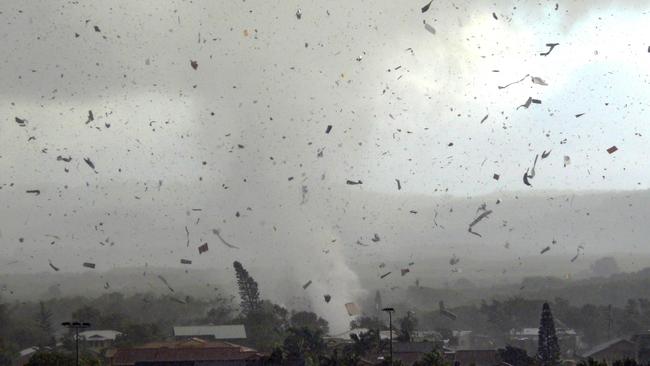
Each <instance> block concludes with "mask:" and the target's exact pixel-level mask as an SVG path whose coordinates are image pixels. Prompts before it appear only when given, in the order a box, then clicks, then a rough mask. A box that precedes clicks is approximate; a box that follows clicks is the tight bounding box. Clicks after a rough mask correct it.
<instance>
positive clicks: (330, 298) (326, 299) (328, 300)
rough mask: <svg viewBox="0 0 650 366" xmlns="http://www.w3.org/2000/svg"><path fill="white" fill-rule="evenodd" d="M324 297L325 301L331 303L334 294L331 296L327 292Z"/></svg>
mask: <svg viewBox="0 0 650 366" xmlns="http://www.w3.org/2000/svg"><path fill="white" fill-rule="evenodd" d="M323 299H325V302H326V303H329V302H330V300H332V296H330V295H328V294H325V295H323Z"/></svg>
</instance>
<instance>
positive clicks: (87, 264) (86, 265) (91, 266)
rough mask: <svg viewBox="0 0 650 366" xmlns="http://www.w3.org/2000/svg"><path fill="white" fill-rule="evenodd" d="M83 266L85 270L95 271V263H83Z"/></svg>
mask: <svg viewBox="0 0 650 366" xmlns="http://www.w3.org/2000/svg"><path fill="white" fill-rule="evenodd" d="M83 266H84V267H86V268H92V269H95V263H88V262H84V264H83Z"/></svg>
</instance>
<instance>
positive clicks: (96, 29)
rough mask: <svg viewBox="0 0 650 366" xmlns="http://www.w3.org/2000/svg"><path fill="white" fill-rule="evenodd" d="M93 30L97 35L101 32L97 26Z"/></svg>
mask: <svg viewBox="0 0 650 366" xmlns="http://www.w3.org/2000/svg"><path fill="white" fill-rule="evenodd" d="M93 28H94V29H95V32H97V33H100V32H101V30H100V29H99V27H98V26H94V27H93Z"/></svg>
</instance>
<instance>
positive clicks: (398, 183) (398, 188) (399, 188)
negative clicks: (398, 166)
mask: <svg viewBox="0 0 650 366" xmlns="http://www.w3.org/2000/svg"><path fill="white" fill-rule="evenodd" d="M395 182H397V190H398V191H400V190H402V183H400V181H399V179H395Z"/></svg>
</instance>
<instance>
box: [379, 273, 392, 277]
mask: <svg viewBox="0 0 650 366" xmlns="http://www.w3.org/2000/svg"><path fill="white" fill-rule="evenodd" d="M391 273H393V272H386V273H384V274H383V275H381V276H379V278H386V276H388V275H389V274H391Z"/></svg>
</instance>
